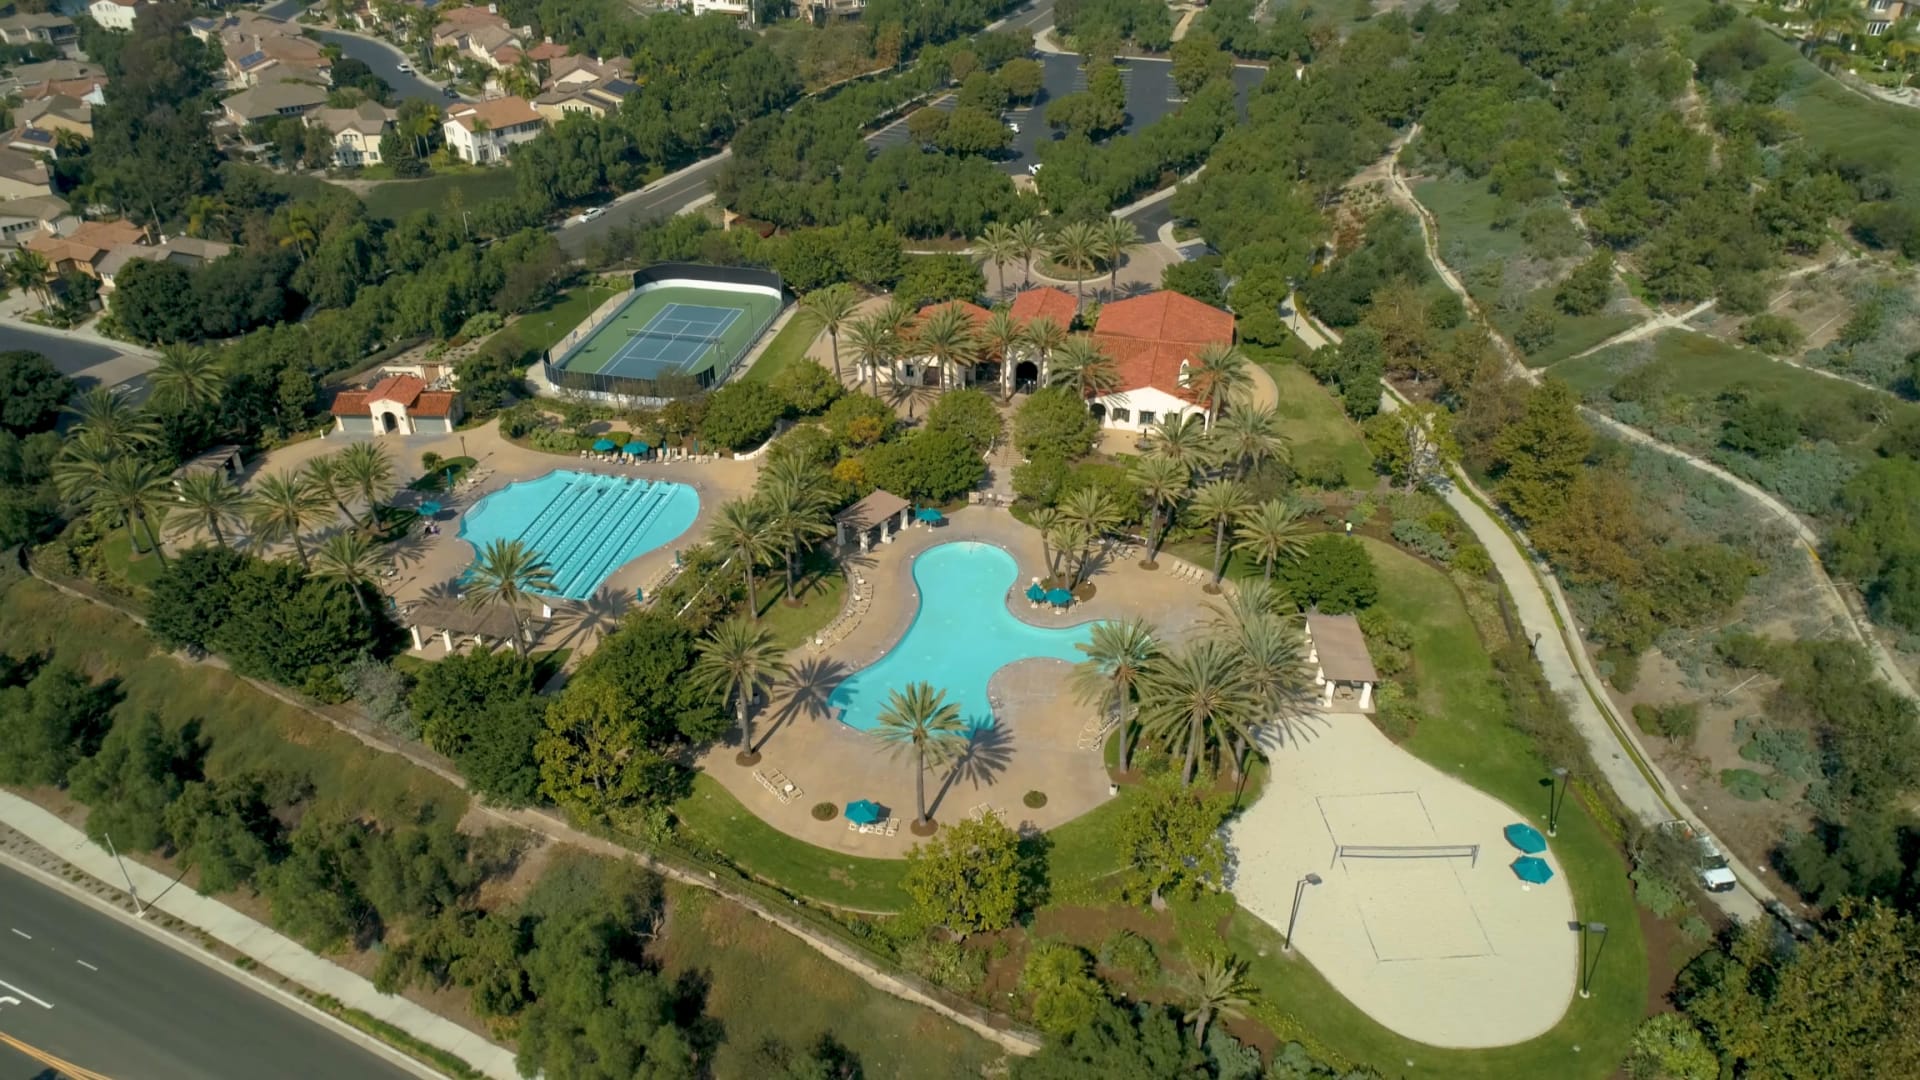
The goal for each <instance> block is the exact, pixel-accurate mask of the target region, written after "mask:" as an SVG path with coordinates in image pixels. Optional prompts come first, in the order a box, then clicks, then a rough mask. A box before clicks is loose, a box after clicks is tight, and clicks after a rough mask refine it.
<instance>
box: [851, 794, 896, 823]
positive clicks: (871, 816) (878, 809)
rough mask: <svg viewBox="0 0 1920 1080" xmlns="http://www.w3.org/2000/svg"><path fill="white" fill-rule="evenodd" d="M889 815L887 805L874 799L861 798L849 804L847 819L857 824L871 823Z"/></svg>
mask: <svg viewBox="0 0 1920 1080" xmlns="http://www.w3.org/2000/svg"><path fill="white" fill-rule="evenodd" d="M886 816H887V810H886V807H884V806H881V805H880V804H879V803H877V802H874V801H873V800H872V799H861V800H860V801H859V802H850V803H848V804H847V820H848V821H851V822H853V823H854V824H855V825H871V824H873V823H874V822H876V821H879V820H880V819H881V818H883V817H886Z"/></svg>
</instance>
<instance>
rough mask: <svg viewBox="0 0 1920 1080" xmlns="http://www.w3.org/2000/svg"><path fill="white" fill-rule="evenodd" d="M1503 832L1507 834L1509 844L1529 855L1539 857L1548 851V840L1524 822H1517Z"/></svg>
mask: <svg viewBox="0 0 1920 1080" xmlns="http://www.w3.org/2000/svg"><path fill="white" fill-rule="evenodd" d="M1503 831H1504V832H1505V833H1506V834H1507V843H1509V844H1512V845H1513V846H1514V847H1517V848H1519V849H1520V850H1521V851H1523V852H1525V853H1527V854H1528V855H1538V854H1540V853H1541V852H1543V851H1545V850H1547V838H1546V837H1544V836H1541V835H1540V830H1539V829H1536V828H1534V827H1533V826H1531V825H1529V824H1527V823H1526V822H1524V821H1516V822H1514V823H1513V824H1511V825H1509V826H1507V827H1506V829H1505V830H1503Z"/></svg>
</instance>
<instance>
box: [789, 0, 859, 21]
mask: <svg viewBox="0 0 1920 1080" xmlns="http://www.w3.org/2000/svg"><path fill="white" fill-rule="evenodd" d="M803 7H804V8H805V10H806V12H807V17H808V18H810V19H812V20H813V21H814V22H815V23H824V22H826V21H827V20H828V19H851V18H853V17H854V16H855V15H858V14H860V13H861V12H863V11H865V10H866V9H867V0H806V3H805V4H804V5H803Z"/></svg>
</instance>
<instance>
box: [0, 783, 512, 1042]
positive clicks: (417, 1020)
mask: <svg viewBox="0 0 1920 1080" xmlns="http://www.w3.org/2000/svg"><path fill="white" fill-rule="evenodd" d="M0 821H3V822H5V823H6V824H7V825H8V826H10V827H11V828H13V829H15V830H17V831H19V832H20V833H22V834H23V835H25V836H26V837H27V838H28V839H30V840H32V841H33V842H34V843H36V844H39V845H40V846H41V847H43V848H46V849H47V850H48V851H50V852H52V853H53V854H55V855H57V856H59V857H60V858H62V859H64V860H66V861H67V862H68V863H71V864H72V865H73V866H75V867H78V868H79V869H80V870H82V871H84V872H85V873H87V874H88V875H89V876H91V877H94V878H97V879H99V880H101V881H104V882H107V883H108V884H112V885H116V886H117V885H119V884H122V883H124V882H125V881H126V880H127V878H128V877H130V878H131V879H132V882H133V886H134V889H135V890H136V891H137V895H138V896H140V897H141V898H142V899H144V900H145V902H146V903H147V906H148V907H151V908H157V909H159V910H160V911H163V912H165V913H167V914H169V915H172V916H173V917H175V918H177V919H179V920H180V921H182V922H184V923H187V924H189V925H191V926H195V927H198V928H199V929H200V930H202V931H204V932H205V933H207V934H208V935H210V936H212V937H214V938H216V939H218V940H219V941H221V942H222V943H224V944H226V945H229V946H231V947H233V948H235V949H238V950H239V951H240V952H242V953H244V954H246V955H247V956H250V957H252V958H253V959H254V960H256V961H258V962H259V963H260V965H261V966H262V967H266V968H269V969H271V970H272V971H274V972H276V973H278V974H280V975H284V976H286V977H287V978H289V979H291V980H293V981H294V982H296V983H299V984H300V985H301V986H304V987H306V988H307V989H309V990H312V991H314V992H315V993H321V994H326V995H329V996H331V997H333V998H334V999H336V1000H338V1001H339V1002H340V1003H341V1004H342V1005H345V1006H347V1007H348V1008H353V1009H358V1010H360V1011H361V1012H364V1013H366V1014H368V1015H369V1016H373V1017H376V1018H378V1019H380V1020H382V1021H385V1022H386V1023H389V1024H392V1025H393V1026H394V1027H397V1028H399V1029H400V1030H402V1031H404V1032H406V1033H407V1034H409V1035H411V1036H413V1037H414V1038H416V1039H419V1040H420V1041H422V1042H425V1043H428V1044H430V1045H432V1046H436V1047H439V1048H440V1049H442V1050H445V1051H446V1052H448V1053H450V1054H455V1055H458V1056H459V1057H460V1058H461V1059H462V1060H464V1061H466V1062H467V1063H468V1064H470V1065H472V1066H473V1067H474V1068H476V1069H479V1070H480V1071H481V1072H482V1073H485V1074H486V1075H487V1076H490V1077H496V1078H498V1080H518V1077H519V1075H520V1074H519V1071H518V1070H517V1069H516V1068H515V1067H514V1055H513V1052H512V1051H510V1050H508V1049H507V1048H506V1047H504V1046H500V1045H498V1044H496V1043H493V1042H490V1041H488V1040H487V1039H485V1038H482V1037H481V1036H479V1035H476V1034H474V1033H473V1032H471V1031H468V1030H467V1029H466V1028H463V1027H461V1026H460V1025H458V1024H456V1023H454V1022H453V1021H451V1020H448V1019H446V1018H444V1017H441V1016H438V1015H436V1014H434V1013H432V1012H430V1011H428V1010H427V1009H425V1008H423V1007H421V1006H419V1005H416V1004H414V1003H413V1002H411V1001H408V1000H407V999H405V998H403V997H393V996H388V995H386V994H382V993H380V992H379V991H378V990H375V989H374V988H373V984H372V983H371V982H368V981H367V980H366V979H363V978H361V977H360V976H358V975H355V974H354V973H353V972H350V971H348V970H346V969H345V968H342V967H339V966H338V965H336V964H333V963H331V962H329V961H327V960H325V959H323V958H322V957H319V956H317V955H315V954H314V953H312V952H310V951H308V950H307V949H306V948H305V947H303V946H301V945H300V944H298V943H297V942H294V941H292V940H289V939H288V938H285V937H282V936H281V935H280V934H278V933H276V932H275V931H273V930H271V929H269V928H268V927H265V926H262V925H261V924H260V923H258V922H255V921H254V920H253V919H251V918H249V917H247V916H246V915H243V914H241V913H240V912H238V911H235V910H233V909H232V908H230V907H228V906H227V905H225V904H222V903H221V902H219V901H218V900H214V899H212V898H210V897H205V896H201V895H200V894H199V893H196V892H194V891H193V890H191V889H188V888H187V887H186V886H184V885H178V884H176V883H175V882H174V881H173V879H171V878H169V877H167V876H166V875H165V874H162V873H160V872H158V871H156V870H152V869H149V868H147V867H146V866H143V865H141V864H139V863H137V862H134V861H132V860H124V861H122V862H120V863H116V862H115V860H114V858H113V856H111V855H109V854H107V852H106V851H105V849H103V848H100V847H97V846H95V844H94V843H93V841H92V840H90V839H88V838H87V835H86V834H85V833H83V832H81V831H80V830H79V829H76V828H74V827H73V826H71V825H69V824H67V823H66V822H64V821H61V820H60V819H59V818H57V817H55V816H54V815H53V814H51V813H49V812H47V811H46V810H43V809H41V808H40V807H39V806H37V805H35V804H34V803H31V802H28V801H27V800H26V799H23V798H21V797H19V796H18V795H14V794H13V793H11V792H5V791H0ZM123 867H124V869H125V873H126V876H125V877H123V876H122V868H123ZM142 925H146V924H142ZM193 955H195V956H198V957H200V958H201V959H203V960H205V961H206V962H208V963H209V965H210V966H213V967H217V968H225V967H226V965H224V964H222V963H221V962H220V961H219V960H218V959H216V958H214V957H211V956H208V955H206V954H203V953H200V952H197V951H196V952H194V953H193ZM261 989H262V990H263V992H270V988H268V987H266V986H265V985H264V984H261ZM313 1011H314V1012H315V1013H316V1015H317V1017H318V1018H320V1019H322V1020H329V1019H330V1018H328V1017H327V1016H326V1014H325V1013H320V1012H318V1010H313ZM329 1026H331V1024H330V1025H329ZM370 1045H377V1046H381V1047H384V1046H385V1044H383V1043H372V1044H370ZM389 1056H391V1055H389ZM398 1060H407V1061H409V1062H410V1061H411V1059H404V1058H403V1059H398ZM420 1071H421V1072H422V1074H423V1075H427V1076H431V1075H435V1074H434V1073H433V1072H432V1071H431V1070H426V1069H421V1070H420Z"/></svg>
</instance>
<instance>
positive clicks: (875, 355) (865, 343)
mask: <svg viewBox="0 0 1920 1080" xmlns="http://www.w3.org/2000/svg"><path fill="white" fill-rule="evenodd" d="M847 344H848V345H850V346H852V348H853V357H854V359H855V360H857V361H859V363H860V366H861V367H863V368H865V369H866V372H867V392H868V393H870V394H872V395H874V396H875V397H878V396H880V394H879V389H878V387H879V379H880V365H882V364H885V365H886V366H887V372H888V376H889V378H891V376H892V372H893V360H894V351H895V350H896V349H897V348H898V347H899V339H898V338H895V337H894V336H893V329H892V328H891V327H889V326H888V325H887V324H886V321H885V319H884V318H883V317H882V316H880V315H877V314H876V315H869V316H867V317H866V318H864V319H855V320H854V321H853V322H852V323H850V324H849V325H848V326H847Z"/></svg>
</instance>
